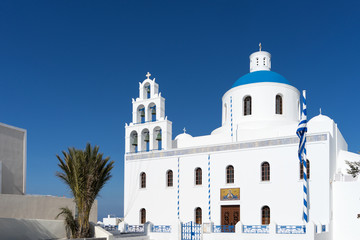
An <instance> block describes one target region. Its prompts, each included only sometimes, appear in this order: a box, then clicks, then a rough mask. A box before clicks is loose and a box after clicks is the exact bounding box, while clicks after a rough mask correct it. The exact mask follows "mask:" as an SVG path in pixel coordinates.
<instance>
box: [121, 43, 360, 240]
mask: <svg viewBox="0 0 360 240" xmlns="http://www.w3.org/2000/svg"><path fill="white" fill-rule="evenodd" d="M146 77H147V78H146V79H145V80H144V81H143V82H142V83H139V97H138V98H136V99H133V100H132V105H133V113H132V122H131V123H129V124H126V125H125V139H126V141H125V142H126V146H125V149H126V151H125V152H126V154H125V193H124V194H125V199H124V204H125V206H124V223H125V230H124V231H128V232H139V231H140V232H141V231H144V232H145V233H146V235H147V236H148V239H204V240H207V239H209V240H210V239H254V240H255V239H302V240H304V239H319V240H320V239H329V240H330V239H333V240H342V239H346V240H352V239H360V218H359V217H360V179H359V180H358V179H357V178H353V177H352V176H351V175H349V174H347V168H348V166H347V164H346V163H345V161H359V160H360V155H358V154H355V153H351V152H348V147H347V143H346V141H345V139H344V137H343V136H342V134H341V132H340V130H339V128H338V126H337V124H336V123H335V122H334V120H332V119H331V118H329V117H328V116H325V115H322V114H321V113H320V114H319V115H318V116H316V117H314V118H312V119H309V120H308V123H307V128H308V131H307V135H306V140H307V143H306V150H307V166H308V168H307V170H306V173H305V174H306V175H307V178H308V203H309V204H308V217H309V219H308V222H305V221H304V220H303V216H302V214H303V205H304V204H303V201H304V200H303V182H304V181H303V178H304V172H303V167H302V166H301V165H300V162H299V159H298V148H299V138H298V137H297V135H296V130H297V127H298V124H299V122H300V119H301V104H302V103H301V95H300V92H299V90H298V89H296V88H295V87H293V86H292V85H291V84H290V82H289V81H288V80H287V79H285V78H284V77H283V76H281V75H280V74H278V73H276V72H273V71H271V55H270V53H268V52H266V51H262V50H261V48H260V50H259V51H258V52H255V53H253V54H251V55H250V73H248V74H246V75H244V76H243V77H241V78H239V79H238V80H237V81H235V83H234V84H233V86H232V88H231V89H229V90H228V91H227V92H226V93H225V94H224V95H223V97H222V116H221V118H222V125H221V126H220V127H219V128H217V129H215V130H213V131H212V132H211V134H210V135H206V136H191V135H189V134H188V133H185V132H184V133H182V134H180V135H178V136H176V137H175V138H173V135H172V122H171V121H170V120H168V119H167V116H166V114H165V99H164V98H163V97H162V94H161V93H160V91H159V85H158V83H156V82H155V78H154V79H151V78H150V77H151V75H150V74H149V73H148V74H147V75H146ZM195 117H196V116H195ZM214 117H215V116H214Z"/></svg>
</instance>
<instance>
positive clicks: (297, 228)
mask: <svg viewBox="0 0 360 240" xmlns="http://www.w3.org/2000/svg"><path fill="white" fill-rule="evenodd" d="M276 233H278V234H305V233H306V227H305V226H304V225H277V226H276Z"/></svg>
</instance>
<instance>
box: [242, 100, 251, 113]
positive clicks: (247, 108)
mask: <svg viewBox="0 0 360 240" xmlns="http://www.w3.org/2000/svg"><path fill="white" fill-rule="evenodd" d="M246 115H251V97H250V96H247V97H246V98H245V99H244V116H246Z"/></svg>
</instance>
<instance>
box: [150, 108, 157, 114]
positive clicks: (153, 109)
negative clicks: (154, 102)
mask: <svg viewBox="0 0 360 240" xmlns="http://www.w3.org/2000/svg"><path fill="white" fill-rule="evenodd" d="M151 115H156V108H155V106H154V107H153V108H152V109H151Z"/></svg>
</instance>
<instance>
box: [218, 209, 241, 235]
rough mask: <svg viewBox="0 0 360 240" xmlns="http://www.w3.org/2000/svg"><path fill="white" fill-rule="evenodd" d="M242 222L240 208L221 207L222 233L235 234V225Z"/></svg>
mask: <svg viewBox="0 0 360 240" xmlns="http://www.w3.org/2000/svg"><path fill="white" fill-rule="evenodd" d="M238 221H240V206H239V205H226V206H221V231H222V232H235V225H236V223H237V222H238Z"/></svg>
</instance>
